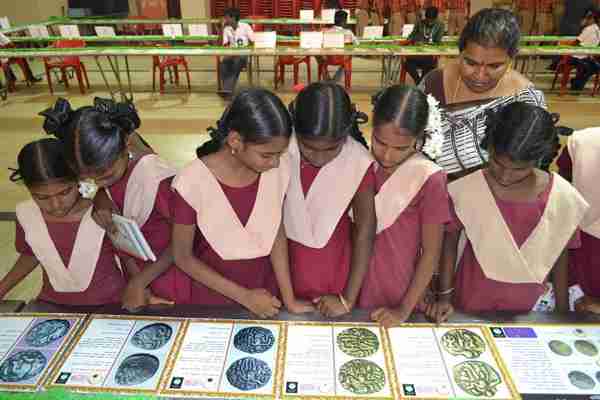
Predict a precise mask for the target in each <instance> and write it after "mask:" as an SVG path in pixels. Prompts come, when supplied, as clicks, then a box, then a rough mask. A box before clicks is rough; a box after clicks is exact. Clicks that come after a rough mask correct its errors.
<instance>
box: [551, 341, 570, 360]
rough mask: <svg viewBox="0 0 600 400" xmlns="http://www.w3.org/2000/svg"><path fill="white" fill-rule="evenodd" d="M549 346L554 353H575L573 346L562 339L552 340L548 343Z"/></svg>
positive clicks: (568, 354) (562, 354) (565, 355)
mask: <svg viewBox="0 0 600 400" xmlns="http://www.w3.org/2000/svg"><path fill="white" fill-rule="evenodd" d="M548 347H549V348H550V350H552V352H553V353H554V354H557V355H559V356H564V357H568V356H570V355H571V354H573V349H572V348H571V346H569V345H568V344H567V343H565V342H563V341H561V340H551V341H550V342H549V343H548Z"/></svg>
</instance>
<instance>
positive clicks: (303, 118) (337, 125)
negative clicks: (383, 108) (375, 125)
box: [289, 81, 369, 147]
mask: <svg viewBox="0 0 600 400" xmlns="http://www.w3.org/2000/svg"><path fill="white" fill-rule="evenodd" d="M289 109H290V113H291V114H292V118H293V119H294V129H295V132H296V134H297V135H298V136H300V137H304V138H307V139H333V140H338V139H342V138H344V137H346V136H351V137H353V138H354V139H355V140H356V141H358V142H359V143H361V144H363V145H364V146H365V147H368V145H367V141H366V140H365V137H364V136H363V134H362V132H361V130H360V128H359V125H362V124H365V123H367V121H368V120H369V117H368V116H367V114H365V113H363V112H361V111H359V110H358V109H357V107H356V105H355V104H353V103H352V101H351V99H350V96H349V95H348V93H347V92H346V90H345V89H344V88H343V87H342V86H340V85H338V84H337V83H335V82H329V81H324V82H316V83H312V84H310V85H308V86H307V87H305V88H304V89H302V91H301V92H300V93H298V96H297V97H296V99H295V100H294V101H293V102H292V103H291V104H290V106H289Z"/></svg>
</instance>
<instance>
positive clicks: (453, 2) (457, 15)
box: [447, 0, 470, 36]
mask: <svg viewBox="0 0 600 400" xmlns="http://www.w3.org/2000/svg"><path fill="white" fill-rule="evenodd" d="M447 5H448V35H450V36H456V35H460V33H461V32H462V30H463V29H464V27H465V24H466V23H467V17H468V15H467V10H468V9H469V8H470V1H469V0H448V3H447Z"/></svg>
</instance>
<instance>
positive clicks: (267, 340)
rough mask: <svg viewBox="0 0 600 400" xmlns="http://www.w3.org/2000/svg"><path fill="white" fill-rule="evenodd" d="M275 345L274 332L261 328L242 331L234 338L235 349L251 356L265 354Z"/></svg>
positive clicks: (253, 327) (254, 327) (256, 327)
mask: <svg viewBox="0 0 600 400" xmlns="http://www.w3.org/2000/svg"><path fill="white" fill-rule="evenodd" d="M274 344H275V336H274V335H273V332H271V331H270V330H268V329H266V328H263V327H260V326H251V327H248V328H244V329H241V330H240V331H239V332H238V333H236V334H235V337H234V338H233V345H234V346H235V348H236V349H238V350H240V351H243V352H244V353H249V354H257V353H264V352H265V351H268V350H269V349H270V348H271V347H273V345H274Z"/></svg>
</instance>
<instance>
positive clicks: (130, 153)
mask: <svg viewBox="0 0 600 400" xmlns="http://www.w3.org/2000/svg"><path fill="white" fill-rule="evenodd" d="M127 157H128V158H129V159H130V160H133V153H132V152H130V151H128V152H127Z"/></svg>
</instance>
